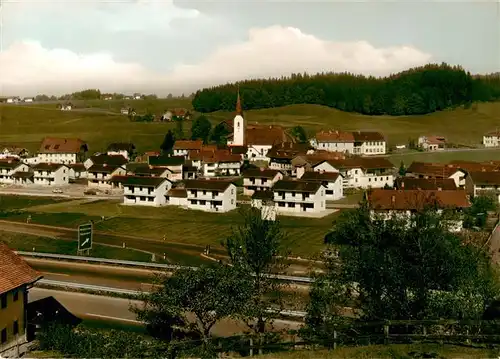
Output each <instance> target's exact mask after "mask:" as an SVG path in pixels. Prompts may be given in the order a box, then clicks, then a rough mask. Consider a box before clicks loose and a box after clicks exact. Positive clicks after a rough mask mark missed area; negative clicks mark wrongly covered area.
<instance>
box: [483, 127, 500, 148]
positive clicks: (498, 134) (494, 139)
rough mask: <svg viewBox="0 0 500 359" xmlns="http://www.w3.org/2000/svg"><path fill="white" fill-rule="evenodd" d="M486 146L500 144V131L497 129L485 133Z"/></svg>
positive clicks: (484, 143) (484, 141) (484, 142)
mask: <svg viewBox="0 0 500 359" xmlns="http://www.w3.org/2000/svg"><path fill="white" fill-rule="evenodd" d="M483 145H484V147H498V146H499V145H500V131H498V130H496V131H493V132H489V133H486V134H484V135H483Z"/></svg>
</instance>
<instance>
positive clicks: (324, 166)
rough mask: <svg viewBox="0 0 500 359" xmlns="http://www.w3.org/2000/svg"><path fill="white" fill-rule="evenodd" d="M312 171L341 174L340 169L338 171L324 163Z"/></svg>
mask: <svg viewBox="0 0 500 359" xmlns="http://www.w3.org/2000/svg"><path fill="white" fill-rule="evenodd" d="M312 169H313V171H315V172H333V173H339V172H340V171H339V170H338V169H336V168H335V167H333V166H332V165H331V164H329V163H328V162H322V163H320V164H318V165H316V166H314V167H313V168H312ZM297 177H298V176H297ZM299 178H300V177H299Z"/></svg>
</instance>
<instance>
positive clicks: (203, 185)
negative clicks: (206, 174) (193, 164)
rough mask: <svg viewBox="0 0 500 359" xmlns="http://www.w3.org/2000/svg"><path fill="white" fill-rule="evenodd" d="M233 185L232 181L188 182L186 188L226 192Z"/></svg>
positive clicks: (185, 183)
mask: <svg viewBox="0 0 500 359" xmlns="http://www.w3.org/2000/svg"><path fill="white" fill-rule="evenodd" d="M231 184H232V182H231V181H224V180H186V181H185V182H184V187H185V188H186V189H198V190H209V191H225V190H226V189H227V188H228V187H229V186H230V185H231Z"/></svg>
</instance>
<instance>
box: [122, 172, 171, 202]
mask: <svg viewBox="0 0 500 359" xmlns="http://www.w3.org/2000/svg"><path fill="white" fill-rule="evenodd" d="M121 185H122V186H123V204H132V205H141V206H153V207H159V206H163V205H165V204H166V203H167V201H166V194H167V192H168V190H169V189H170V188H171V187H172V182H170V181H169V180H168V179H166V178H164V177H137V176H127V177H125V178H124V179H123V180H122V181H121Z"/></svg>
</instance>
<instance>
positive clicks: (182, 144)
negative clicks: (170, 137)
mask: <svg viewBox="0 0 500 359" xmlns="http://www.w3.org/2000/svg"><path fill="white" fill-rule="evenodd" d="M202 147H203V141H185V140H177V141H175V144H174V150H198V151H200V150H201V148H202Z"/></svg>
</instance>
